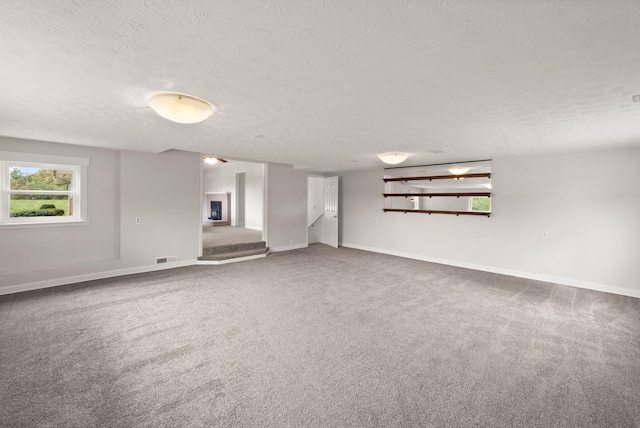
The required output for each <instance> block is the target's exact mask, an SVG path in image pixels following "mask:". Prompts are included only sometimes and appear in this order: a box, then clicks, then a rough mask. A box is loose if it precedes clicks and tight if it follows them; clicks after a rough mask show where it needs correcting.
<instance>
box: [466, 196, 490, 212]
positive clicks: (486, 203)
mask: <svg viewBox="0 0 640 428" xmlns="http://www.w3.org/2000/svg"><path fill="white" fill-rule="evenodd" d="M471 211H491V199H490V198H487V197H483V196H482V197H474V198H471Z"/></svg>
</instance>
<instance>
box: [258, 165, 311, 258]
mask: <svg viewBox="0 0 640 428" xmlns="http://www.w3.org/2000/svg"><path fill="white" fill-rule="evenodd" d="M266 187H267V192H266V198H267V203H266V209H267V228H266V232H267V233H266V239H267V245H268V246H269V248H271V250H272V251H283V250H289V249H294V248H303V247H306V246H307V224H306V220H307V174H306V173H304V172H301V171H296V170H294V169H293V167H292V166H291V165H284V164H278V163H268V164H267V165H266Z"/></svg>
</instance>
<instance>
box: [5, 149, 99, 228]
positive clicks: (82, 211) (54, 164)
mask: <svg viewBox="0 0 640 428" xmlns="http://www.w3.org/2000/svg"><path fill="white" fill-rule="evenodd" d="M16 166H17V167H26V168H42V169H65V170H71V171H73V182H72V186H71V188H70V189H69V190H68V191H66V190H65V191H61V190H11V167H16ZM88 166H89V159H85V158H75V157H69V156H55V155H41V154H34V153H16V152H0V227H4V226H24V225H60V224H74V223H75V224H77V223H84V222H87V197H86V196H87V190H86V183H87V168H88ZM15 194H35V195H68V196H69V198H70V199H71V198H72V199H73V214H72V215H69V216H43V217H11V216H10V214H9V207H10V198H11V195H15Z"/></svg>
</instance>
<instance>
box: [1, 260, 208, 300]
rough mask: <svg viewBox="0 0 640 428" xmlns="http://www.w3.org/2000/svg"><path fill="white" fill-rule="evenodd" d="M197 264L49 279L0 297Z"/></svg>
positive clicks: (8, 288)
mask: <svg viewBox="0 0 640 428" xmlns="http://www.w3.org/2000/svg"><path fill="white" fill-rule="evenodd" d="M195 264H196V260H184V261H177V262H170V263H162V264H157V265H147V266H136V267H131V268H124V269H117V270H109V271H102V272H93V273H87V274H83V275H74V276H67V277H63V278H56V279H49V280H45V281H36V282H30V283H25V284H16V285H9V286H6V287H0V295H3V294H12V293H20V292H22V291H30V290H39V289H41V288H49V287H57V286H59V285H66V284H75V283H78V282H84V281H93V280H95V279H104V278H112V277H116V276H123V275H133V274H136V273H145V272H153V271H157V270H165V269H173V268H177V267H183V266H192V265H195Z"/></svg>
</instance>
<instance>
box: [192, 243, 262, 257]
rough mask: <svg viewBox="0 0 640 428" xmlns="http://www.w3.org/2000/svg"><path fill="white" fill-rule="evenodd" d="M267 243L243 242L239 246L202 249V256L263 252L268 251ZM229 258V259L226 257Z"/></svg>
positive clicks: (218, 246) (231, 245) (230, 245)
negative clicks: (253, 251)
mask: <svg viewBox="0 0 640 428" xmlns="http://www.w3.org/2000/svg"><path fill="white" fill-rule="evenodd" d="M266 248H267V243H266V242H264V241H261V242H242V243H239V244H229V245H217V246H215V247H207V248H203V249H202V256H203V257H204V256H217V255H225V254H230V253H238V252H242V251H252V250H262V252H264V251H266ZM226 258H229V257H226Z"/></svg>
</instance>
